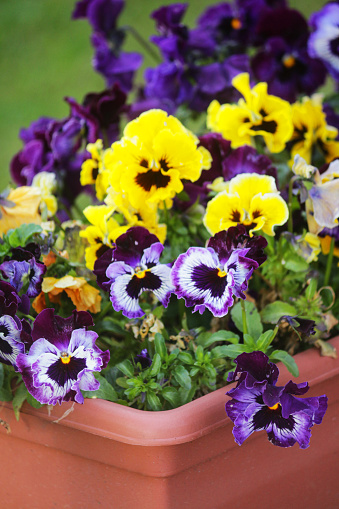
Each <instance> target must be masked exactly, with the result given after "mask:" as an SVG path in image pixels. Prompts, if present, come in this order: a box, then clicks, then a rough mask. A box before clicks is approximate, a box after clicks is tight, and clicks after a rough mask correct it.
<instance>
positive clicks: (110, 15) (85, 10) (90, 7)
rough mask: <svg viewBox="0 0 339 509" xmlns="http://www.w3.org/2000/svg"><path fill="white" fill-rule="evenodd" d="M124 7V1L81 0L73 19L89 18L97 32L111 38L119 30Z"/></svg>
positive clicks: (75, 9) (77, 4)
mask: <svg viewBox="0 0 339 509" xmlns="http://www.w3.org/2000/svg"><path fill="white" fill-rule="evenodd" d="M123 7H124V1H123V0H81V1H80V2H77V3H76V5H75V8H74V11H73V13H72V18H73V19H81V18H87V19H88V21H89V22H90V24H91V25H92V27H93V29H94V30H95V31H96V32H98V33H101V34H103V35H104V36H105V37H106V38H109V37H111V36H112V33H114V31H116V29H117V19H118V17H119V15H120V13H121V11H122V9H123Z"/></svg>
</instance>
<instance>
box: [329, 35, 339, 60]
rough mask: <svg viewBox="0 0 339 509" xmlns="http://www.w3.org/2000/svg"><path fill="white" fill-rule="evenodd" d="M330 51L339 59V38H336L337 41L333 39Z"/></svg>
mask: <svg viewBox="0 0 339 509" xmlns="http://www.w3.org/2000/svg"><path fill="white" fill-rule="evenodd" d="M330 49H331V52H332V53H333V54H334V55H335V56H336V57H338V56H339V37H336V38H335V39H332V40H331V41H330Z"/></svg>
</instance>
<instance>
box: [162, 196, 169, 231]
mask: <svg viewBox="0 0 339 509" xmlns="http://www.w3.org/2000/svg"><path fill="white" fill-rule="evenodd" d="M162 203H163V204H164V216H165V223H166V225H167V228H168V225H169V214H168V208H167V206H166V200H163V202H162Z"/></svg>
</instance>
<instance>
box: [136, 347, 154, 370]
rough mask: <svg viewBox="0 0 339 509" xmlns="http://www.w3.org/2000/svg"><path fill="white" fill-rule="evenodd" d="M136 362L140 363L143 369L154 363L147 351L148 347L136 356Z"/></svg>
mask: <svg viewBox="0 0 339 509" xmlns="http://www.w3.org/2000/svg"><path fill="white" fill-rule="evenodd" d="M134 362H135V364H138V363H139V364H140V366H141V368H142V369H146V368H149V367H150V366H151V365H152V359H151V357H150V355H149V353H148V351H147V348H144V349H143V350H141V352H140V353H139V354H138V355H136V356H135V357H134Z"/></svg>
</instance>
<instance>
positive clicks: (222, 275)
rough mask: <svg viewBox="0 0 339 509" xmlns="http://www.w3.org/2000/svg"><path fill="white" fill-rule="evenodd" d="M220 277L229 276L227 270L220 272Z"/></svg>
mask: <svg viewBox="0 0 339 509" xmlns="http://www.w3.org/2000/svg"><path fill="white" fill-rule="evenodd" d="M218 276H219V277H225V276H227V272H226V271H225V270H220V269H219V270H218Z"/></svg>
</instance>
